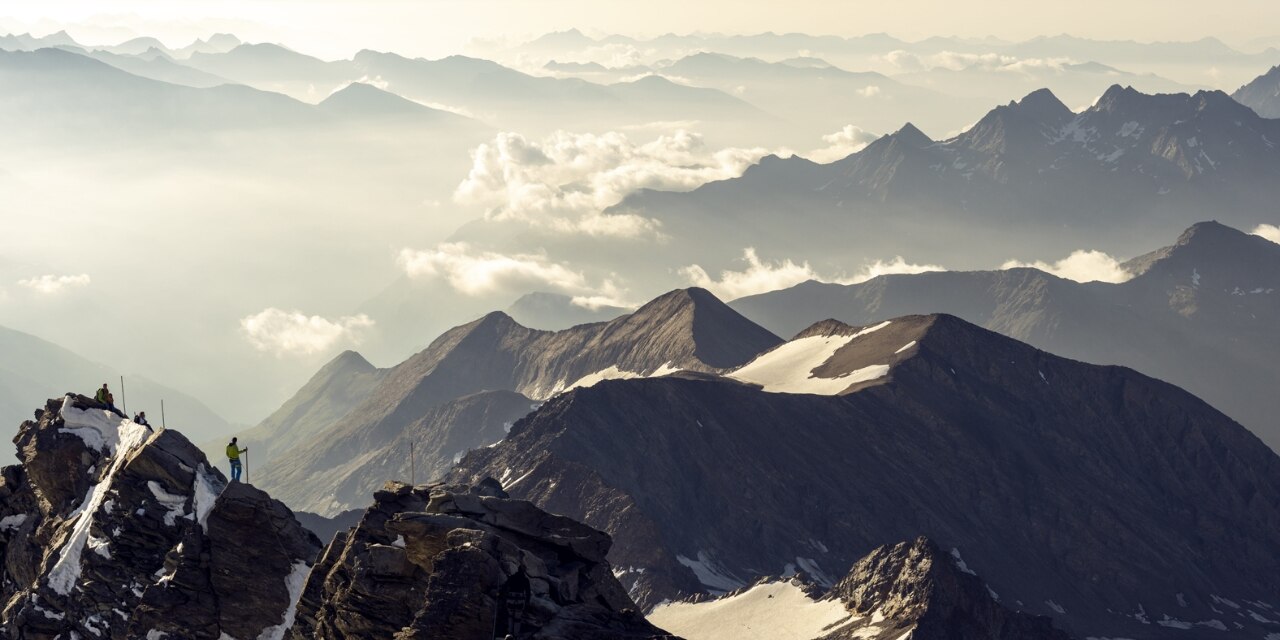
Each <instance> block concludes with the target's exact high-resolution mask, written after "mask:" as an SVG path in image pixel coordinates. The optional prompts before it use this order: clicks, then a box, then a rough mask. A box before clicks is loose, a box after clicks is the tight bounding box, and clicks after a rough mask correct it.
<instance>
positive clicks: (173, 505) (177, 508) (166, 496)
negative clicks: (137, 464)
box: [147, 480, 189, 527]
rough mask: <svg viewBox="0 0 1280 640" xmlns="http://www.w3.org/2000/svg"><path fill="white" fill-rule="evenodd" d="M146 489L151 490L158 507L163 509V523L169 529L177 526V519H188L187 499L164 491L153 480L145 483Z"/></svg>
mask: <svg viewBox="0 0 1280 640" xmlns="http://www.w3.org/2000/svg"><path fill="white" fill-rule="evenodd" d="M147 488H148V489H150V490H151V495H153V496H155V497H156V501H157V502H159V503H160V506H162V507H164V508H165V510H166V513H165V514H164V523H165V524H166V525H168V526H170V527H172V526H174V525H175V524H177V521H178V517H179V516H181V517H184V518H186V517H189V516H188V515H187V497H186V496H180V495H177V494H174V493H169V492H168V491H165V489H164V487H162V486H160V483H159V482H156V481H155V480H148V481H147Z"/></svg>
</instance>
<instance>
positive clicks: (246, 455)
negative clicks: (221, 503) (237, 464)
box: [244, 447, 249, 484]
mask: <svg viewBox="0 0 1280 640" xmlns="http://www.w3.org/2000/svg"><path fill="white" fill-rule="evenodd" d="M245 448H246V449H248V447H245ZM244 483H245V484H249V452H248V451H245V452H244Z"/></svg>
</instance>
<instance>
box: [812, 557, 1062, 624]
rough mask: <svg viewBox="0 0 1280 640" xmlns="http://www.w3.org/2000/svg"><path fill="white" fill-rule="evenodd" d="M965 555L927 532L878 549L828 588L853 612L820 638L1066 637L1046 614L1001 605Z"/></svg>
mask: <svg viewBox="0 0 1280 640" xmlns="http://www.w3.org/2000/svg"><path fill="white" fill-rule="evenodd" d="M960 562H962V560H961V559H960V558H958V557H955V556H953V555H951V554H947V553H944V552H943V551H942V550H941V549H939V548H938V545H936V544H934V543H933V541H931V540H929V539H928V538H924V537H921V538H917V539H915V540H914V541H912V542H901V543H898V544H895V545H885V546H883V547H879V548H877V549H875V550H874V551H872V552H871V553H869V554H867V556H866V557H865V558H863V559H861V560H859V561H858V562H857V563H856V564H854V565H853V568H852V569H851V570H850V571H849V574H848V575H846V576H845V577H844V579H842V580H841V581H840V582H838V583H836V585H835V586H834V587H832V589H831V591H830V592H829V594H828V597H831V598H835V599H838V600H840V601H842V602H844V603H845V606H846V607H847V608H848V610H849V611H850V612H851V613H853V615H854V616H855V620H854V621H853V622H852V623H851V624H849V625H847V626H842V627H840V628H839V629H838V630H836V631H834V632H832V633H830V634H828V635H825V636H823V640H852V639H854V638H866V639H869V640H893V639H895V638H901V637H903V636H904V635H905V634H907V633H910V634H911V639H912V640H1069V638H1070V636H1068V635H1067V634H1066V633H1064V632H1062V631H1061V630H1058V629H1055V628H1054V626H1053V621H1052V620H1050V619H1049V618H1047V617H1044V616H1032V615H1027V614H1025V613H1019V612H1016V611H1013V610H1011V609H1009V608H1007V607H1005V606H1003V605H1001V604H1000V603H999V602H998V601H997V600H996V594H995V592H994V591H990V590H989V589H988V588H987V586H986V583H984V582H983V581H982V579H981V578H979V577H978V575H977V574H976V573H974V572H973V571H971V570H970V569H969V568H968V567H966V566H964V565H962V564H959V563H960Z"/></svg>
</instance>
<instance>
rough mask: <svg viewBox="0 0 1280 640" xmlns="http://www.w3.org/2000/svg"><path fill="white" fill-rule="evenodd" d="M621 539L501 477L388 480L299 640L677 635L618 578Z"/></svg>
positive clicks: (326, 567) (311, 589) (312, 598)
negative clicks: (611, 557)
mask: <svg viewBox="0 0 1280 640" xmlns="http://www.w3.org/2000/svg"><path fill="white" fill-rule="evenodd" d="M611 544H612V541H611V540H610V538H609V536H608V535H607V534H605V533H602V532H600V531H596V530H595V529H592V528H590V527H587V526H586V525H583V524H579V523H578V522H575V521H573V520H571V519H569V518H565V517H563V516H556V515H551V514H549V513H547V512H545V511H543V510H541V509H539V508H538V507H536V506H534V505H533V504H532V503H529V502H525V501H522V500H511V499H509V498H508V496H507V494H506V493H505V492H503V490H502V488H501V487H500V486H499V485H498V483H497V482H495V481H493V480H491V479H490V480H486V481H484V482H481V483H479V484H478V485H477V486H466V485H430V486H417V487H414V486H410V485H407V484H400V483H388V484H387V485H386V486H385V487H383V489H382V490H381V491H379V492H377V493H376V494H375V495H374V505H373V506H372V507H370V508H369V509H368V510H367V511H365V514H364V517H363V518H362V519H361V521H360V524H359V525H358V526H357V527H355V528H354V529H351V530H350V531H348V532H346V533H339V534H337V535H336V536H335V537H334V540H333V542H331V543H330V544H329V546H328V548H327V549H326V550H325V552H324V554H323V555H322V556H321V558H320V560H319V561H318V562H317V563H316V567H315V569H314V570H313V571H312V572H311V577H310V578H309V579H308V581H307V585H306V589H305V590H304V591H303V594H302V601H301V602H300V603H299V604H298V620H297V623H296V624H295V625H294V627H293V629H292V631H291V636H290V637H292V638H293V639H294V640H311V639H313V638H326V639H330V640H337V639H351V640H354V639H356V638H362V639H363V638H395V639H396V640H411V639H412V640H426V639H427V638H451V639H453V640H473V639H474V640H491V639H492V638H494V637H499V638H501V637H504V636H505V635H506V634H512V635H517V636H518V637H520V638H535V637H536V638H539V639H545V640H553V639H557V638H563V639H565V640H569V639H573V640H611V639H629V638H634V639H640V638H668V639H670V638H674V636H670V635H668V634H667V633H666V632H664V631H662V630H660V629H658V628H657V627H654V626H653V625H651V624H649V623H648V622H647V621H645V619H644V617H643V616H642V615H641V614H640V612H639V611H637V610H636V608H635V604H634V603H633V602H632V600H631V598H630V597H629V596H628V595H627V593H626V591H625V590H624V589H623V588H622V585H621V584H620V583H619V582H618V580H617V579H616V578H615V577H614V576H613V573H612V571H611V569H610V566H609V563H608V561H607V560H606V559H605V555H606V554H607V553H608V551H609V547H610V545H611Z"/></svg>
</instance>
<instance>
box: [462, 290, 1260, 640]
mask: <svg viewBox="0 0 1280 640" xmlns="http://www.w3.org/2000/svg"><path fill="white" fill-rule="evenodd" d="M735 378H736V380H735ZM485 477H494V478H497V479H498V480H499V481H501V482H502V483H503V485H504V487H505V488H506V489H507V491H509V492H510V493H511V494H512V495H514V496H517V497H523V498H527V499H530V500H532V501H534V502H535V503H537V504H539V505H540V506H542V507H543V508H545V509H547V510H550V511H553V512H557V513H564V514H566V515H569V516H571V517H574V518H577V519H580V520H582V521H583V522H586V523H587V524H589V525H592V526H595V527H598V528H601V529H604V530H606V531H608V532H609V533H610V534H611V535H613V538H614V547H613V550H612V552H611V554H610V561H611V562H612V563H613V565H614V566H615V567H617V568H618V573H619V574H620V575H621V580H622V582H623V584H624V585H625V586H627V587H628V589H629V590H630V592H631V594H632V596H633V597H634V598H635V599H636V602H637V603H638V604H640V605H641V606H642V607H646V608H648V607H652V606H653V605H656V604H658V603H660V602H663V601H666V600H671V599H676V598H679V597H682V596H685V595H689V594H696V593H704V592H708V591H709V592H724V591H732V590H736V589H739V588H742V587H745V586H747V585H749V584H751V583H752V582H753V581H754V579H755V578H756V577H758V576H762V575H778V574H784V575H785V574H788V573H791V572H795V571H803V572H804V573H805V574H807V575H808V576H811V577H812V578H813V579H815V580H816V581H817V582H819V583H820V584H823V585H834V584H835V583H836V582H837V581H839V580H840V576H842V575H843V574H844V573H845V571H846V568H847V567H849V566H851V565H853V564H854V562H855V561H856V560H858V559H859V558H861V557H863V556H864V555H866V554H867V553H869V552H871V551H872V550H873V549H876V548H877V547H880V546H881V545H885V544H892V541H895V540H904V539H911V538H913V537H915V536H920V535H923V536H927V537H929V538H930V539H932V540H935V541H938V545H939V546H940V547H941V548H943V549H947V550H949V553H950V554H952V555H953V556H954V558H956V560H957V564H959V563H960V562H961V561H963V563H964V564H963V565H960V566H962V567H965V568H966V569H968V570H970V571H974V572H977V573H978V574H979V575H981V576H982V578H983V579H984V580H985V581H986V584H987V587H988V588H989V590H990V592H991V593H992V594H994V595H993V596H992V597H993V598H996V597H998V598H999V602H1000V603H1003V604H1004V605H1005V606H1008V607H1010V608H1012V609H1014V610H1016V611H1021V612H1023V613H1030V614H1036V615H1043V616H1049V617H1052V618H1053V619H1054V621H1055V624H1057V625H1059V626H1061V627H1062V628H1064V629H1066V630H1067V631H1068V632H1069V633H1071V634H1072V635H1074V636H1076V637H1129V638H1138V639H1145V638H1157V637H1167V634H1169V633H1170V632H1169V629H1170V628H1178V629H1204V630H1214V631H1205V633H1213V634H1215V635H1216V634H1217V633H1219V632H1226V633H1224V634H1223V635H1222V637H1241V638H1243V637H1255V638H1256V637H1261V636H1264V635H1265V634H1266V633H1268V632H1277V631H1280V623H1275V622H1270V620H1274V617H1273V613H1272V607H1276V606H1280V605H1278V604H1277V603H1274V602H1272V600H1273V598H1272V595H1273V594H1275V593H1278V592H1280V582H1277V578H1276V576H1278V575H1280V571H1278V570H1280V565H1277V558H1280V534H1278V533H1277V532H1278V531H1280V528H1277V526H1278V525H1280V457H1277V456H1276V454H1275V453H1274V452H1273V451H1271V450H1270V449H1268V448H1267V447H1266V446H1265V445H1264V444H1263V443H1262V442H1261V441H1260V440H1258V438H1257V437H1256V436H1254V435H1253V434H1251V433H1249V432H1248V431H1247V430H1246V429H1244V428H1243V427H1241V426H1240V425H1238V424H1236V423H1235V422H1233V421H1232V420H1231V419H1229V418H1227V417H1226V416H1224V415H1223V414H1221V413H1220V412H1218V411H1216V410H1215V409H1213V408H1212V407H1210V406H1209V405H1207V404H1205V403H1204V402H1203V401H1201V400H1199V399H1197V398H1195V397H1194V396H1192V395H1190V394H1188V393H1186V392H1185V391H1182V390H1180V389H1178V388H1176V387H1174V386H1172V385H1169V384H1167V383H1164V382H1160V381H1158V380H1154V379H1152V378H1148V377H1146V376H1143V375H1141V374H1139V373H1137V372H1135V371H1132V370H1130V369H1124V368H1120V367H1104V366H1097V365H1089V364H1084V363H1080V362H1076V361H1072V360H1068V359H1065V358H1060V357H1057V356H1054V355H1051V354H1049V353H1046V352H1043V351H1040V350H1038V349H1035V348H1033V347H1031V346H1028V345H1026V344H1023V343H1020V342H1017V341H1015V340H1013V339H1010V338H1007V337H1004V336H1001V335H999V334H996V333H993V332H990V331H986V330H984V329H981V328H979V327H976V326H974V325H972V324H969V323H967V322H965V321H963V320H960V319H959V318H956V317H953V316H945V315H929V316H908V317H901V318H893V319H891V320H888V321H886V322H882V323H879V324H876V325H870V326H861V327H857V326H848V325H843V324H841V323H837V322H823V323H819V324H817V325H815V326H813V327H811V328H810V329H809V330H806V331H804V332H802V333H801V335H800V336H799V337H797V338H796V339H794V340H792V341H790V342H787V343H785V344H783V345H780V346H778V347H776V348H774V349H772V350H770V351H767V352H765V353H763V354H762V355H760V356H759V357H758V358H756V359H754V360H753V361H752V362H751V363H750V364H747V365H745V366H743V367H741V368H739V369H736V370H734V371H731V372H729V373H728V376H727V377H718V376H708V375H705V374H689V375H686V374H675V375H671V376H666V377H661V378H653V379H641V380H616V381H607V382H602V383H600V384H597V385H594V386H592V387H590V388H583V389H575V390H573V391H570V392H568V393H564V394H561V395H558V396H556V397H554V398H552V399H550V400H549V401H547V402H546V403H545V404H544V405H542V407H540V408H539V409H538V410H537V411H535V412H534V413H533V414H532V415H530V416H528V417H527V418H525V419H523V420H521V421H519V422H517V423H516V424H515V426H514V427H513V428H512V429H511V433H510V435H509V436H508V437H507V439H505V440H503V441H502V442H500V443H498V444H496V445H494V446H492V447H488V448H481V449H476V450H473V451H471V452H470V453H468V454H466V455H465V456H464V457H463V458H462V460H461V461H460V463H459V464H458V466H457V467H455V468H454V469H453V471H451V473H450V478H451V479H452V480H455V481H468V480H475V481H479V480H480V479H483V478H485ZM1233 605H1234V606H1233ZM1264 620H1265V622H1264ZM875 637H890V636H879V635H876V636H875ZM979 637H988V636H979ZM1206 637H1208V636H1206Z"/></svg>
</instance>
